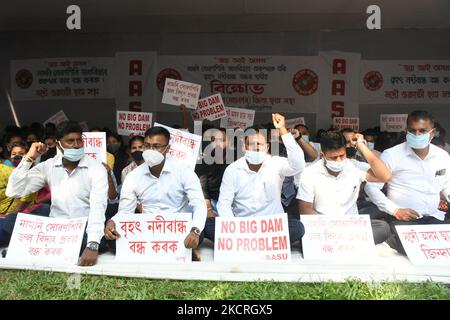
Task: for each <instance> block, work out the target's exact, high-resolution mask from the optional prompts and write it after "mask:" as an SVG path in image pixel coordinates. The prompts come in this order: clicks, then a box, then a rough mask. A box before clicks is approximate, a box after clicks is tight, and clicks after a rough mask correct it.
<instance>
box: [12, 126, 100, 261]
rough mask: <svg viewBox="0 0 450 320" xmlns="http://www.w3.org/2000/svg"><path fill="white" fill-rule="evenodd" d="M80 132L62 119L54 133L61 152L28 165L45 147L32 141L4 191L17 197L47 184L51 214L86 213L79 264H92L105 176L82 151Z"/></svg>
mask: <svg viewBox="0 0 450 320" xmlns="http://www.w3.org/2000/svg"><path fill="white" fill-rule="evenodd" d="M81 135H82V129H81V127H80V126H79V125H78V123H76V122H71V121H69V122H66V123H63V124H62V126H61V127H60V128H59V130H58V134H57V139H58V146H57V147H58V148H59V149H60V151H61V153H62V154H61V155H56V156H55V157H54V158H51V159H48V160H47V161H45V162H41V163H39V164H38V165H36V166H35V167H33V168H31V166H32V164H33V163H34V161H35V160H36V158H37V157H39V156H40V155H42V154H44V153H45V152H46V151H47V146H46V145H45V144H43V143H40V142H36V143H33V144H32V145H31V148H30V150H29V151H28V153H27V154H26V155H25V156H24V159H23V160H22V162H21V163H20V164H19V166H18V167H17V168H16V169H15V170H14V171H13V173H12V174H11V176H10V178H9V182H8V187H7V189H6V194H7V195H8V196H9V197H15V198H17V197H21V196H24V195H27V194H30V193H32V192H36V191H38V190H40V189H41V188H42V187H44V186H45V185H46V184H48V186H49V187H50V191H51V194H52V199H51V201H52V205H51V208H50V217H54V218H68V219H71V218H78V217H88V224H87V228H86V234H85V237H84V239H83V244H82V250H81V251H82V254H81V257H80V259H79V261H78V264H79V265H81V266H92V265H94V264H96V263H97V257H98V250H99V244H100V240H101V238H102V236H103V227H104V222H105V210H106V203H107V197H108V178H107V173H106V169H105V168H104V167H103V166H102V165H101V164H100V163H99V162H97V161H96V160H94V159H92V158H90V157H88V156H85V155H84V149H83V139H82V138H81ZM30 168H31V169H30ZM83 248H85V249H83Z"/></svg>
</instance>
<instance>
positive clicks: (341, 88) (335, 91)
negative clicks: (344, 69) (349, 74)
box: [331, 80, 345, 96]
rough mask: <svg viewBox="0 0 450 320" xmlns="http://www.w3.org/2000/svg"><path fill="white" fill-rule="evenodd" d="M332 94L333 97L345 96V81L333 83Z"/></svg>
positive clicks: (334, 81)
mask: <svg viewBox="0 0 450 320" xmlns="http://www.w3.org/2000/svg"><path fill="white" fill-rule="evenodd" d="M331 94H332V95H333V96H337V95H339V96H345V81H344V80H333V82H332V83H331Z"/></svg>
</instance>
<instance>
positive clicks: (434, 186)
mask: <svg viewBox="0 0 450 320" xmlns="http://www.w3.org/2000/svg"><path fill="white" fill-rule="evenodd" d="M434 131H435V129H434V122H433V118H432V117H431V115H430V114H429V113H428V112H426V111H414V112H412V113H410V114H409V115H408V118H407V127H406V142H404V143H401V144H399V145H397V146H395V147H392V148H389V149H386V150H385V151H384V152H383V153H382V154H381V159H382V160H383V161H384V162H385V163H386V165H387V166H388V167H389V169H390V170H391V171H392V179H391V180H390V181H389V182H388V183H387V196H386V195H384V194H383V193H382V192H381V189H382V187H383V184H375V183H368V184H367V185H366V187H365V189H364V190H365V191H366V193H367V195H368V196H369V197H370V199H371V200H372V202H373V203H374V204H375V205H376V206H377V207H378V209H380V210H381V211H382V212H386V213H387V214H388V216H387V217H386V220H387V221H388V222H390V225H391V229H392V232H393V233H394V234H397V233H396V229H395V226H396V225H404V224H443V223H450V221H449V220H448V219H446V218H445V212H442V211H439V209H438V207H439V202H440V199H441V194H442V195H443V196H444V197H445V200H447V201H449V195H450V156H449V155H448V153H447V152H446V151H445V150H442V149H440V148H439V147H436V146H435V145H432V144H430V141H431V140H432V139H433V136H434ZM390 240H391V241H389V242H388V243H389V245H391V247H393V248H394V249H396V250H397V251H399V252H401V253H405V252H404V249H403V247H402V245H401V243H400V241H399V239H398V236H395V237H393V238H392V239H390Z"/></svg>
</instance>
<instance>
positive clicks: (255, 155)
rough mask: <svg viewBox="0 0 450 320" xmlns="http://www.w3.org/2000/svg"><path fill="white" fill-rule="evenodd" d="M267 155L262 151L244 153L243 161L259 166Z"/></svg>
mask: <svg viewBox="0 0 450 320" xmlns="http://www.w3.org/2000/svg"><path fill="white" fill-rule="evenodd" d="M266 156H267V153H266V152H264V151H249V150H247V151H245V160H247V161H248V162H249V163H250V164H255V165H257V164H261V163H263V161H264V160H265V159H266Z"/></svg>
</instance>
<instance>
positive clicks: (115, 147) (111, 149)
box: [106, 143, 120, 153]
mask: <svg viewBox="0 0 450 320" xmlns="http://www.w3.org/2000/svg"><path fill="white" fill-rule="evenodd" d="M119 148H120V143H113V144H110V145H107V146H106V150H107V151H108V152H109V153H116V152H117V151H119Z"/></svg>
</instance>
